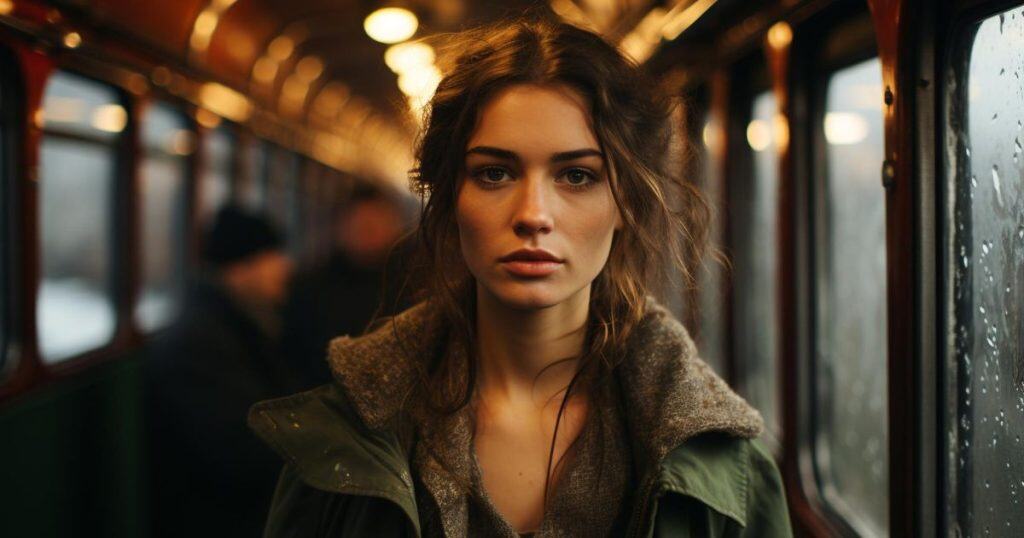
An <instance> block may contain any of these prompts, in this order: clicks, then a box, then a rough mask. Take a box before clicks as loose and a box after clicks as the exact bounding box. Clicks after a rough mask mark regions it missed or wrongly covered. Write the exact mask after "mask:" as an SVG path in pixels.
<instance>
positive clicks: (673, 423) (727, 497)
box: [329, 298, 763, 525]
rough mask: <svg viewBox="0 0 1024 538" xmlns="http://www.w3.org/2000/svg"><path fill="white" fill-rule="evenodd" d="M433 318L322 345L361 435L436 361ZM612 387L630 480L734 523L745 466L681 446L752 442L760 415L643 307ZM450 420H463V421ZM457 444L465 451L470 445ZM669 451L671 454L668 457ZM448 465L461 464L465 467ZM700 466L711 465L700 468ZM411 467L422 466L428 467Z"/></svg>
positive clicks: (430, 478)
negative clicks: (423, 364) (632, 472)
mask: <svg viewBox="0 0 1024 538" xmlns="http://www.w3.org/2000/svg"><path fill="white" fill-rule="evenodd" d="M439 317H440V316H439V315H438V314H437V313H436V312H433V311H431V309H430V308H429V307H428V306H426V305H424V304H420V305H417V306H416V307H413V308H412V309H410V310H407V311H406V312H404V313H402V314H400V315H399V316H397V317H395V318H393V319H392V320H391V321H390V322H389V323H387V324H385V325H384V326H383V327H381V328H379V329H378V330H377V331H375V332H373V333H371V334H369V335H367V336H364V337H362V338H356V339H352V338H348V337H341V338H338V339H335V340H334V341H333V342H331V345H330V353H329V362H330V366H331V370H332V372H333V373H334V376H335V379H336V380H337V381H338V384H339V385H341V387H342V388H343V390H344V391H345V393H346V394H348V395H349V396H350V398H351V401H352V403H353V404H354V406H355V407H356V410H357V412H358V413H359V415H360V416H361V417H362V419H363V420H364V422H365V423H366V425H367V426H369V427H370V428H374V429H378V428H384V427H386V426H387V425H388V424H389V423H391V421H392V420H393V419H394V418H395V417H396V416H397V415H398V414H399V413H400V412H401V411H402V408H403V406H404V405H405V401H406V399H407V397H408V395H409V394H410V393H411V392H412V389H413V384H414V383H415V382H416V378H415V375H416V373H415V369H414V367H413V365H411V364H410V363H409V360H417V359H419V358H423V357H430V356H433V355H432V354H436V353H440V352H443V349H442V348H443V345H444V340H445V336H446V335H445V332H444V325H443V323H442V322H441V321H440V319H439ZM410 358H413V359H410ZM615 379H616V380H617V382H618V383H619V393H620V395H621V399H622V404H623V407H624V416H625V417H627V419H626V422H627V424H626V427H627V434H628V437H629V439H630V440H631V447H632V455H633V459H634V468H635V469H636V471H637V476H638V477H639V478H640V479H641V480H643V479H644V478H649V479H650V480H652V485H653V487H655V488H656V489H660V490H661V491H674V492H676V493H680V494H683V495H687V496H690V497H694V498H696V499H698V500H700V501H701V502H703V503H704V504H707V505H708V506H710V507H712V508H714V509H715V510H716V511H719V512H721V513H723V514H725V515H728V516H730V517H732V518H733V519H736V520H737V521H738V522H740V523H741V524H742V523H743V514H744V513H745V502H746V499H745V498H744V497H743V492H744V491H745V490H744V487H745V478H746V477H745V475H744V474H743V473H744V472H745V467H742V466H740V467H736V465H741V462H744V461H745V459H744V458H734V459H729V458H722V457H712V458H710V459H708V458H705V457H704V456H705V454H704V453H703V452H700V453H699V457H697V456H695V455H694V454H695V453H694V451H693V449H692V448H691V447H689V445H690V443H686V441H687V440H689V439H692V438H695V437H697V436H700V434H703V433H707V432H720V433H722V434H725V437H726V438H737V437H738V438H752V437H756V436H757V435H758V434H759V433H760V432H761V430H762V428H763V422H762V419H761V416H760V415H759V414H758V412H757V411H756V410H754V409H753V408H752V407H750V406H749V405H748V404H747V403H746V402H745V401H744V400H743V399H742V398H741V397H739V396H738V395H737V394H736V393H735V392H733V391H732V390H731V389H730V388H729V387H728V385H727V384H726V383H725V382H724V381H723V380H722V379H721V378H720V377H719V376H718V375H716V374H715V373H714V372H713V371H712V370H711V368H710V367H709V366H708V365H707V364H706V363H705V362H704V361H702V360H701V359H700V358H698V356H697V349H696V346H695V345H694V343H693V340H692V339H691V338H690V336H689V334H688V333H687V331H686V329H685V328H684V327H683V326H682V324H680V323H679V322H678V321H677V320H676V319H675V318H674V317H673V316H672V315H671V314H670V313H669V312H668V311H667V310H665V309H664V308H663V307H662V306H660V305H659V304H657V302H655V301H654V300H653V299H651V298H649V299H648V304H647V310H646V313H645V315H644V317H643V319H642V320H641V322H640V323H639V325H638V326H637V328H636V330H635V331H634V333H633V335H632V336H631V337H630V342H629V344H628V345H627V356H626V357H625V359H624V360H623V361H622V363H621V365H620V366H619V368H618V370H617V372H616V376H615ZM451 420H452V421H459V420H463V421H464V420H465V417H464V416H456V417H452V419H451ZM449 426H450V427H449V428H447V431H446V432H445V433H446V435H449V436H450V437H449V438H450V439H452V440H453V442H454V441H455V440H456V438H459V439H461V437H460V436H464V435H466V434H468V430H469V428H468V427H466V425H465V424H462V427H459V425H458V424H450V425H449ZM463 441H465V440H463ZM456 444H457V445H458V446H459V447H461V448H465V447H466V446H471V443H469V442H460V443H456ZM733 445H736V443H733ZM677 448H679V449H680V450H676V451H673V449H677ZM698 448H699V445H698ZM670 453H671V454H670ZM721 454H725V452H722V453H721ZM712 455H714V454H712ZM670 456H671V457H670ZM733 456H739V455H737V454H733ZM453 459H454V460H455V461H456V462H459V461H461V464H462V466H465V464H466V461H465V459H464V458H463V459H461V460H460V459H459V458H457V457H455V458H453ZM708 462H716V463H715V464H714V465H711V466H710V467H709V466H708V465H709V463H708ZM729 462H733V464H734V465H733V466H730V465H728V463H729ZM420 463H421V464H425V465H428V466H429V465H431V464H432V463H436V462H431V461H423V462H420ZM456 466H458V465H456ZM434 471H436V472H429V473H424V477H423V478H424V480H425V482H426V486H427V487H428V489H429V490H430V491H431V493H432V494H433V496H434V497H435V501H436V502H438V504H439V505H441V508H442V510H443V511H444V510H448V511H449V512H450V513H453V514H458V513H461V512H464V511H465V506H464V504H465V503H464V502H461V497H460V496H459V495H458V494H457V493H456V490H457V488H455V487H454V486H453V484H451V482H452V479H451V477H447V476H446V474H445V473H444V472H443V471H442V470H441V469H440V468H438V469H434ZM684 477H702V478H701V479H697V478H691V479H685V480H684V479H683V478H684ZM701 480H711V482H710V483H706V482H701ZM711 484H717V485H718V487H711ZM723 486H724V487H723ZM463 515H464V514H463ZM461 518H462V516H458V517H457V518H454V519H461ZM451 525H457V524H455V523H451Z"/></svg>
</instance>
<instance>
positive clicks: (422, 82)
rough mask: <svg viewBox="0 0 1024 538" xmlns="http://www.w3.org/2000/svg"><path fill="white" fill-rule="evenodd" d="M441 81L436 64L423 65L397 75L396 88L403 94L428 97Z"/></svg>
mask: <svg viewBox="0 0 1024 538" xmlns="http://www.w3.org/2000/svg"><path fill="white" fill-rule="evenodd" d="M440 82H441V70H440V69H438V68H437V67H436V66H433V65H432V66H429V67H424V68H421V69H416V70H413V71H409V72H407V73H403V74H402V75H400V76H399V77H398V89H400V90H402V93H404V94H405V95H411V96H416V97H428V98H429V97H430V96H431V95H434V90H436V89H437V85H438V84H439V83H440Z"/></svg>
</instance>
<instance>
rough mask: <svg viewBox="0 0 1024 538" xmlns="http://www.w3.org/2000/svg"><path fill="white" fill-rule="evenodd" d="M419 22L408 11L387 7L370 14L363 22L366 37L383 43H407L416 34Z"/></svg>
mask: <svg viewBox="0 0 1024 538" xmlns="http://www.w3.org/2000/svg"><path fill="white" fill-rule="evenodd" d="M418 26H419V21H418V20H416V15H413V13H412V12H411V11H409V10H407V9H402V8H398V7H386V8H383V9H378V10H377V11H374V12H373V13H370V15H369V16H368V17H366V20H365V21H363V29H364V30H366V35H368V36H370V37H371V38H373V40H374V41H380V42H381V43H398V42H400V41H405V40H406V39H409V38H410V37H412V36H413V34H415V33H416V28H417V27H418Z"/></svg>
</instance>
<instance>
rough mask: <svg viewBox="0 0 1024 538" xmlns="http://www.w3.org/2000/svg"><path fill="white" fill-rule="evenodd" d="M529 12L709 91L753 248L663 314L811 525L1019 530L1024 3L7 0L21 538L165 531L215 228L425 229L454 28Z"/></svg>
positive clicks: (720, 193) (698, 149) (4, 184)
mask: <svg viewBox="0 0 1024 538" xmlns="http://www.w3.org/2000/svg"><path fill="white" fill-rule="evenodd" d="M524 14H532V15H533V16H545V17H553V18H557V19H559V20H563V21H566V22H568V23H570V24H575V25H578V26H582V27H585V28H588V29H591V30H593V31H596V32H598V33H600V34H601V35H602V36H604V37H605V38H606V39H607V40H608V41H609V42H611V43H612V44H614V45H616V46H617V47H618V48H619V49H620V50H621V51H622V52H623V53H624V54H625V55H627V56H628V57H630V58H631V59H632V60H633V61H635V62H637V63H638V64H640V65H641V66H642V68H643V69H645V71H647V72H648V73H650V74H651V75H652V77H653V79H654V80H655V81H657V83H658V84H660V85H662V86H663V88H664V89H665V90H666V91H667V92H669V93H671V94H672V95H674V96H676V97H678V98H679V100H680V102H681V103H682V105H681V107H680V109H679V114H678V118H677V121H678V125H679V128H680V129H681V130H682V132H684V133H685V135H686V141H687V145H688V147H689V148H690V151H689V152H688V153H687V155H688V158H687V159H686V160H685V162H684V163H682V164H681V166H682V169H681V170H679V172H680V173H681V174H683V175H684V176H685V177H686V178H687V179H688V181H690V182H691V183H692V184H693V185H694V186H696V187H697V188H698V189H699V190H700V192H701V193H703V195H704V196H705V198H706V199H707V200H708V201H709V203H710V204H711V206H712V209H713V219H712V221H711V223H710V224H711V236H712V237H711V243H712V246H713V247H714V248H715V250H716V251H717V252H719V253H721V256H719V257H718V259H715V258H712V259H707V260H705V261H704V262H703V263H702V265H701V266H700V267H696V268H695V272H696V274H697V282H696V285H695V286H684V285H675V286H670V287H669V288H667V290H666V291H665V292H664V294H663V296H662V297H661V298H660V299H661V301H662V302H664V303H665V304H666V305H667V306H669V308H670V309H671V310H672V312H673V313H674V314H675V315H676V316H677V317H678V318H679V319H680V320H681V321H682V322H683V323H684V325H686V327H687V329H688V330H689V332H690V333H691V334H692V335H693V336H694V338H695V340H696V342H697V344H698V348H699V351H700V354H701V356H702V358H703V359H704V360H705V361H706V362H707V363H708V364H710V365H711V366H712V367H713V368H714V369H715V371H716V372H717V373H718V374H719V375H720V376H722V377H723V378H724V379H725V380H727V381H728V382H729V384H730V385H731V386H732V387H733V388H734V389H735V390H737V391H738V392H739V393H740V394H741V395H743V396H744V397H745V398H746V399H747V400H748V401H749V402H751V404H752V405H754V406H755V407H756V408H757V409H758V410H759V411H760V412H761V413H762V415H763V416H764V418H765V422H766V427H767V428H766V433H765V434H764V436H763V439H764V440H765V442H766V443H767V444H768V445H769V446H770V448H771V450H772V451H773V453H774V455H775V457H776V460H777V463H778V465H779V468H780V469H781V472H782V476H783V478H784V481H785V486H786V495H787V501H788V505H789V510H790V515H791V519H792V522H793V526H794V530H795V531H796V533H797V534H798V535H801V536H887V535H893V536H938V535H942V536H1020V535H1021V534H1022V532H1024V530H1022V529H1024V508H1022V506H1021V500H1022V499H1024V444H1022V441H1021V436H1022V435H1024V308H1022V305H1024V149H1022V147H1024V128H1022V125H1024V80H1022V78H1024V52H1022V51H1024V4H1022V2H1021V0H763V1H759V2H747V1H742V0H617V1H612V0H550V1H540V0H513V1H505V2H495V1H468V0H401V1H394V2H391V1H378V0H360V1H356V0H288V1H284V0H174V1H171V0H159V1H157V0H151V1H147V2H139V1H137V0H49V1H46V0H0V238H2V239H0V260H2V263H0V462H3V463H2V465H0V535H3V536H12V537H14V536H19V537H20V536H33V537H37V536H38V537H49V536H53V537H56V536H61V537H78V536H104V537H128V536H133V537H134V536H151V535H155V534H154V533H153V526H154V523H153V522H154V517H155V516H154V513H155V511H156V509H155V507H156V505H158V501H157V495H156V494H155V493H154V491H156V490H158V489H159V483H158V482H159V479H158V478H157V477H159V476H160V475H159V471H160V470H159V468H158V467H159V464H158V463H156V462H154V461H152V459H153V458H152V456H151V452H150V448H151V447H148V446H147V443H150V442H151V441H147V437H146V434H145V432H146V431H147V415H146V413H145V411H144V409H145V405H146V399H147V397H148V395H147V388H146V387H147V384H146V381H145V376H146V371H147V368H148V366H147V364H149V362H150V361H151V360H152V357H151V356H150V355H151V353H150V349H151V347H152V346H151V345H152V344H153V342H159V341H160V339H161V338H166V337H167V334H168V330H169V327H171V326H172V325H173V324H174V323H175V321H176V320H177V316H179V314H181V312H183V311H184V309H185V307H186V302H187V293H186V290H187V288H188V287H189V285H190V282H191V281H192V279H193V277H195V276H196V275H197V274H199V273H200V269H201V265H202V263H201V262H202V260H203V259H204V256H206V249H207V247H208V245H204V241H205V240H207V238H208V237H209V236H208V235H207V234H206V231H207V230H208V228H209V227H210V226H211V222H212V220H213V219H214V218H215V215H217V214H218V212H219V211H220V210H221V209H222V208H223V207H224V206H226V205H232V206H239V207H243V208H247V210H250V211H254V212H259V213H260V214H262V215H266V216H267V218H268V219H269V221H270V222H271V223H272V224H273V226H275V227H276V229H277V230H279V231H280V234H281V241H280V242H281V247H280V248H281V250H282V252H284V253H286V254H287V256H288V257H289V259H290V260H291V262H290V263H292V264H293V265H294V267H295V271H296V273H297V274H301V273H303V271H305V270H307V269H308V268H316V267H321V266H323V264H324V263H326V261H327V260H329V259H330V258H331V256H332V253H333V251H334V249H336V248H338V237H339V236H345V237H348V238H349V240H351V241H355V242H359V241H361V240H368V239H367V238H369V237H378V236H379V237H383V239H379V240H380V241H388V240H393V239H394V238H395V237H397V235H398V234H399V232H401V231H403V230H409V229H410V228H411V227H413V226H415V222H416V215H417V212H418V210H419V207H420V205H419V204H420V201H419V200H418V199H417V198H416V197H415V195H414V194H413V193H412V192H411V191H410V189H409V181H408V178H409V171H410V169H412V168H413V167H414V166H415V163H414V160H413V148H414V144H415V142H416V134H417V130H418V129H419V128H420V127H421V125H422V122H423V111H424V107H426V106H427V103H428V102H429V99H430V97H431V95H432V94H433V92H434V89H435V88H436V86H437V84H438V81H439V80H440V79H441V77H442V76H443V72H442V66H443V61H442V60H443V58H441V57H440V54H441V53H440V52H439V50H436V49H435V46H436V45H437V43H438V42H439V41H438V39H440V38H441V37H443V36H444V35H445V34H447V33H450V32H455V31H458V30H460V29H463V28H468V27H472V26H475V25H478V24H481V23H487V22H494V21H498V20H502V19H503V18H513V17H517V16H522V15H524ZM375 17H376V18H375ZM388 17H392V18H388ZM366 192H373V193H376V194H375V195H373V196H378V197H380V199H386V200H387V201H388V203H389V204H391V209H390V211H391V213H388V215H390V217H388V218H385V219H381V218H378V220H376V221H372V220H371V221H370V224H366V223H365V222H364V223H362V224H354V223H353V221H352V220H351V219H350V220H344V219H342V220H341V221H339V220H338V219H339V208H348V209H351V208H352V207H354V204H355V202H356V201H358V200H359V199H360V198H361V197H365V196H366V194H365V193H366ZM338 222H346V223H347V224H346V226H348V228H345V229H344V230H339V225H338ZM359 226H362V227H361V228H360V227H359ZM346 230H347V232H346ZM381 230H385V231H383V232H382V231H381ZM243 235H244V234H243ZM389 238H390V239H389ZM677 284H679V283H677ZM313 289H319V288H316V287H315V285H314V287H313ZM374 289H376V288H374ZM325 293H326V292H325ZM315 296H316V292H314V299H313V301H314V302H316V297H315ZM325 297H326V296H325ZM320 300H321V301H326V300H327V299H325V298H321V299H320ZM367 300H369V301H371V302H372V301H373V299H372V298H371V299H367ZM251 403H255V402H251ZM239 420H240V421H244V417H239Z"/></svg>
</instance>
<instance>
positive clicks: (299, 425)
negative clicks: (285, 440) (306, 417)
mask: <svg viewBox="0 0 1024 538" xmlns="http://www.w3.org/2000/svg"><path fill="white" fill-rule="evenodd" d="M301 427H302V424H299V423H298V422H292V428H295V429H296V430H297V429H299V428H301Z"/></svg>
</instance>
